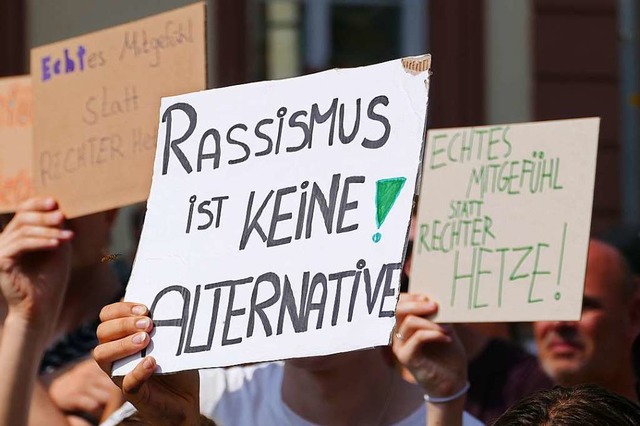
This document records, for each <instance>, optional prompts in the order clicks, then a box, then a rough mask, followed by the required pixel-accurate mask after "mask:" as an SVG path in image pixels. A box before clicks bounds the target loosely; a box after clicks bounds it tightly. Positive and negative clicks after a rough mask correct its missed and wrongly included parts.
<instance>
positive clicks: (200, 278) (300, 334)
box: [114, 56, 430, 374]
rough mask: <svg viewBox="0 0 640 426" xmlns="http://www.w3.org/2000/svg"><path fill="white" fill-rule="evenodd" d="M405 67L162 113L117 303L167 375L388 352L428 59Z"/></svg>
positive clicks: (282, 84)
mask: <svg viewBox="0 0 640 426" xmlns="http://www.w3.org/2000/svg"><path fill="white" fill-rule="evenodd" d="M403 61H404V63H403V62H402V61H400V60H396V61H391V62H387V63H383V64H380V65H375V66H370V67H364V68H357V69H346V70H332V71H327V72H323V73H319V74H315V75H310V76H305V77H299V78H294V79H290V80H281V81H271V82H262V83H256V84H248V85H243V86H235V87H229V88H224V89H217V90H211V91H207V92H200V93H193V94H188V95H183V96H176V97H171V98H164V99H163V100H162V106H161V119H160V129H159V132H158V149H157V153H156V160H155V166H154V177H153V184H152V188H151V194H150V196H149V201H148V204H147V206H148V207H147V208H148V210H147V215H146V219H145V223H144V228H143V230H142V237H141V240H140V245H139V247H138V252H137V254H136V260H135V264H134V267H133V271H132V275H131V279H130V281H129V284H128V286H127V294H126V296H125V299H126V300H131V301H136V302H142V303H145V304H146V305H147V306H149V308H150V309H151V312H152V317H153V319H154V324H155V334H154V335H153V336H152V349H151V350H150V351H149V353H150V354H153V355H154V356H155V357H156V359H157V361H158V365H159V366H160V368H161V371H162V372H171V371H177V370H185V369H194V368H204V367H219V366H227V365H233V364H239V363H246V362H256V361H265V360H274V359H283V358H292V357H305V356H312V355H325V354H330V353H335V352H344V351H350V350H354V349H359V348H365V347H373V346H376V345H385V344H388V343H389V338H390V332H391V330H392V328H393V325H394V322H395V321H394V310H395V305H396V302H397V297H398V285H399V280H400V274H401V270H402V259H403V254H404V253H403V252H404V247H405V242H406V238H407V233H408V226H409V221H410V212H411V207H412V199H413V194H414V190H415V184H416V177H417V174H418V172H419V164H420V159H421V149H422V145H423V134H424V123H425V114H426V109H427V108H426V105H427V91H428V78H429V71H428V69H429V63H430V57H429V56H424V57H418V58H412V59H405V60H403ZM138 360H139V357H136V358H135V359H133V360H132V361H131V362H129V363H127V364H126V365H124V366H122V367H120V368H118V369H116V370H115V371H114V374H123V373H124V372H126V371H128V370H129V369H130V368H132V366H133V365H135V364H134V363H135V362H137V361H138Z"/></svg>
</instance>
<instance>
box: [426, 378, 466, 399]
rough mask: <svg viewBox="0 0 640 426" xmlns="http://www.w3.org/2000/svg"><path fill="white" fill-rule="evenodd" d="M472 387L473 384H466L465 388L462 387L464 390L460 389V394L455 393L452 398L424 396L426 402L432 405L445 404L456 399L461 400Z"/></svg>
mask: <svg viewBox="0 0 640 426" xmlns="http://www.w3.org/2000/svg"><path fill="white" fill-rule="evenodd" d="M470 387H471V383H469V382H468V381H467V383H465V384H464V386H463V387H462V389H460V390H459V391H458V392H456V393H454V394H453V395H450V396H443V397H439V398H438V397H435V396H429V395H426V394H425V396H424V400H425V401H426V402H430V403H432V404H443V403H445V402H451V401H453V400H455V399H458V398H460V397H461V396H462V395H464V394H465V393H467V391H468V390H469V388H470Z"/></svg>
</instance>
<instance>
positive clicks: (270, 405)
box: [200, 362, 483, 426]
mask: <svg viewBox="0 0 640 426" xmlns="http://www.w3.org/2000/svg"><path fill="white" fill-rule="evenodd" d="M283 372H284V368H283V363H282V362H270V363H264V364H256V365H252V366H247V367H232V368H228V369H212V370H200V411H201V413H202V414H204V415H205V416H207V417H209V418H211V419H213V420H215V422H216V423H218V424H219V425H220V426H287V425H291V426H317V425H315V424H313V423H310V422H308V421H307V420H305V419H303V418H301V417H300V416H298V415H297V414H295V413H294V412H293V411H291V410H290V409H289V407H287V406H286V405H285V403H284V402H283V401H282V392H281V387H282V376H283ZM426 415H427V410H426V406H425V405H421V406H420V408H419V409H418V410H416V411H414V412H413V413H412V414H411V415H409V416H408V417H406V418H404V419H403V420H401V421H399V422H397V423H395V424H394V425H393V426H425V424H426ZM463 424H464V425H465V426H476V425H482V424H483V423H482V422H480V421H478V420H477V419H475V418H474V417H472V416H471V415H469V414H468V413H464V421H463Z"/></svg>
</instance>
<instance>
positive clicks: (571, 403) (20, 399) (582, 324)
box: [0, 198, 640, 426]
mask: <svg viewBox="0 0 640 426" xmlns="http://www.w3.org/2000/svg"><path fill="white" fill-rule="evenodd" d="M116 214H117V212H116V211H107V212H102V213H98V214H94V215H90V216H85V217H81V218H77V219H72V220H66V219H65V218H64V215H63V213H62V212H61V211H60V210H59V208H58V205H57V203H56V201H55V200H54V199H52V198H33V199H30V200H27V201H25V202H24V203H23V204H22V205H21V206H20V207H19V208H18V210H17V211H16V213H15V214H13V215H4V216H3V217H2V219H1V221H0V226H1V229H2V231H1V232H0V291H1V292H2V296H3V297H2V298H1V299H0V315H1V318H2V329H1V333H2V334H1V336H0V363H1V365H2V366H3V369H4V370H3V371H4V372H3V380H0V424H1V425H18V426H20V425H44V424H46V425H78V426H79V425H92V424H96V425H97V424H104V425H107V426H108V425H120V424H123V425H126V424H151V425H209V424H219V425H394V426H413V425H425V424H428V425H452V426H455V425H476V424H483V423H486V424H494V425H499V426H502V425H523V426H524V425H547V424H559V425H560V424H562V425H573V424H576V425H577V424H584V422H585V419H589V420H588V423H589V424H594V425H609V424H610V425H640V409H639V407H638V403H639V399H638V390H637V375H636V373H635V370H634V367H635V366H636V362H635V358H634V347H633V345H634V342H635V340H636V338H637V336H638V335H639V334H640V293H639V292H638V288H637V287H638V282H639V281H640V274H639V271H638V262H639V261H640V258H638V251H637V250H638V247H640V236H639V235H638V232H637V230H635V231H627V232H626V233H623V234H622V235H623V237H624V238H620V235H621V234H617V237H616V238H609V237H606V238H602V239H596V238H593V239H592V240H591V242H590V244H589V254H588V260H587V274H586V280H585V288H584V298H583V312H582V317H581V319H580V320H579V321H549V322H537V323H534V324H533V332H534V338H535V345H536V349H537V350H536V352H537V357H536V356H534V355H532V354H530V353H529V352H527V351H525V350H524V349H522V347H521V346H520V345H518V344H517V343H516V342H513V341H509V340H505V339H500V338H495V337H491V336H488V335H487V334H485V333H484V332H483V331H482V330H480V329H478V328H477V327H475V326H474V325H471V324H457V325H455V326H451V325H446V324H437V323H435V322H434V321H432V320H431V318H432V317H433V315H434V314H435V313H436V312H437V310H438V304H437V301H434V300H431V299H430V298H429V296H428V295H424V294H411V293H402V294H401V295H400V297H399V300H398V304H397V307H396V327H395V330H394V333H393V339H392V345H391V346H389V347H378V348H373V349H368V350H361V351H353V352H346V353H340V354H334V355H329V356H322V357H310V358H301V359H289V360H285V361H282V362H268V363H260V364H253V365H248V366H237V367H231V368H224V369H222V368H221V369H210V370H201V371H193V370H192V371H183V372H180V373H176V374H167V375H160V374H154V372H155V370H156V361H155V360H154V358H153V357H152V356H146V357H144V358H143V359H141V360H140V362H139V363H138V364H137V366H136V367H135V368H134V369H133V370H132V371H131V372H130V373H128V374H127V375H125V376H124V377H113V378H112V377H111V375H110V373H111V367H112V364H113V362H115V361H117V360H119V359H122V358H125V357H127V356H130V355H132V354H136V353H138V352H140V351H141V350H142V349H144V348H146V347H147V346H148V345H149V344H150V342H151V333H152V330H153V326H154V325H153V320H152V319H151V318H150V317H149V309H148V307H147V306H144V305H141V304H137V303H134V302H131V301H126V302H125V301H122V296H123V294H124V285H125V283H124V282H123V281H122V279H119V278H118V276H117V274H116V273H115V271H114V268H113V265H112V264H111V263H110V262H104V261H103V256H104V248H105V247H106V245H107V242H108V240H109V235H110V230H111V226H112V224H113V221H114V218H115V217H116ZM406 266H407V267H409V266H410V259H408V260H407V262H406ZM405 272H406V271H405Z"/></svg>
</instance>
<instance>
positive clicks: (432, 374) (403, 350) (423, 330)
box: [393, 293, 467, 398]
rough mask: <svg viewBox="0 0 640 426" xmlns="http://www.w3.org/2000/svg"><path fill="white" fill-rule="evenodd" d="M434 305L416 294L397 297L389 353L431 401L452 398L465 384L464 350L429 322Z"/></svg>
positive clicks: (451, 333)
mask: <svg viewBox="0 0 640 426" xmlns="http://www.w3.org/2000/svg"><path fill="white" fill-rule="evenodd" d="M437 310H438V305H437V304H436V303H435V302H433V301H431V300H429V298H428V297H426V296H424V295H418V294H406V293H403V294H401V295H400V299H399V301H398V305H397V308H396V332H395V335H394V339H393V352H394V353H395V355H396V357H397V358H398V360H399V361H400V362H401V363H402V364H403V365H404V366H405V367H407V368H408V369H409V370H410V371H411V373H412V374H413V375H414V377H415V378H416V380H417V382H418V383H419V384H420V386H421V387H422V388H423V389H424V391H425V393H426V394H427V395H429V396H431V397H434V398H442V397H448V396H450V395H453V394H454V393H455V392H457V391H458V390H459V389H461V388H463V387H464V386H465V384H466V380H467V360H466V356H465V353H464V348H463V347H462V344H461V343H460V341H459V339H458V337H457V336H456V334H455V332H454V331H453V329H452V328H451V327H449V326H445V325H440V324H436V323H434V322H432V321H431V320H430V319H429V318H430V317H431V316H433V315H434V314H435V313H436V312H437Z"/></svg>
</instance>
